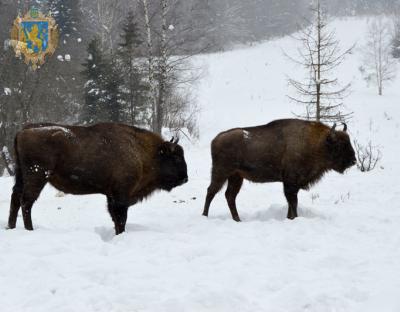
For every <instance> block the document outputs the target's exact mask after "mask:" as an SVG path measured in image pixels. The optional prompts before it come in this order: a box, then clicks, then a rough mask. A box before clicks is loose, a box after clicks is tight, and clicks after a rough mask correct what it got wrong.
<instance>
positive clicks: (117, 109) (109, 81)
mask: <svg viewBox="0 0 400 312" xmlns="http://www.w3.org/2000/svg"><path fill="white" fill-rule="evenodd" d="M102 77H103V79H102V81H103V83H104V87H103V96H102V98H101V99H100V102H101V103H102V107H101V109H102V112H103V118H104V120H105V121H110V122H121V121H122V104H121V99H122V92H121V89H122V84H123V82H122V77H121V74H120V72H119V70H118V67H117V60H116V59H115V58H113V57H110V58H109V59H107V58H106V59H104V72H103V75H102Z"/></svg>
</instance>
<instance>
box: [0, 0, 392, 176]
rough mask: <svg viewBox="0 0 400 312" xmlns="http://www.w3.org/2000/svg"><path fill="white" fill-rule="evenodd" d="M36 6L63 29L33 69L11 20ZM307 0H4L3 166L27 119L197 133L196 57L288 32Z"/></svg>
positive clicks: (337, 11) (350, 8)
mask: <svg viewBox="0 0 400 312" xmlns="http://www.w3.org/2000/svg"><path fill="white" fill-rule="evenodd" d="M324 5H325V7H326V10H327V12H328V13H329V14H330V15H332V16H349V15H350V16H354V15H366V14H380V13H393V8H396V7H399V1H394V0H391V1H384V0H381V1H373V0H357V1H350V0H336V1H326V3H324ZM32 6H35V7H38V8H39V9H40V10H41V11H42V12H49V11H50V12H51V14H52V15H53V17H54V18H55V20H56V22H57V24H58V26H59V29H60V40H59V46H58V48H57V50H56V52H55V55H53V56H52V57H49V58H47V60H46V63H45V64H44V65H43V66H42V67H41V68H39V69H38V70H36V71H32V70H31V69H30V68H29V67H28V66H27V65H26V64H25V63H24V62H23V60H21V59H18V58H16V57H15V53H14V50H13V49H12V47H11V46H10V44H9V39H10V29H11V27H12V23H13V21H14V19H15V18H16V17H17V15H18V14H21V15H23V14H25V13H26V12H27V11H28V10H29V8H30V7H32ZM145 8H146V9H147V17H148V20H146V14H145V12H146V10H145ZM309 8H310V1H306V0H300V1H293V0H282V1H273V0H248V1H239V0H175V1H165V0H158V1H146V0H113V1H111V0H108V1H107V0H86V1H79V0H69V1H62V0H47V1H39V0H37V1H12V0H0V26H1V27H0V41H1V42H2V43H3V48H2V49H1V50H0V148H1V149H2V150H1V152H2V153H1V154H2V160H1V161H0V170H1V172H2V170H3V169H4V159H6V158H9V157H11V156H9V155H10V154H11V153H10V152H9V151H10V150H12V142H13V137H14V135H15V133H16V131H18V130H19V129H20V128H21V127H22V125H23V124H26V123H33V122H43V121H51V122H56V123H67V124H91V123H95V122H99V121H114V122H124V123H127V124H132V125H138V126H141V127H145V128H149V129H152V130H154V131H157V132H160V131H161V129H162V128H163V127H167V128H170V129H173V130H174V131H183V132H184V133H187V134H188V135H192V136H196V135H198V129H197V128H196V115H197V112H198V110H199V108H198V106H197V104H196V102H195V98H194V96H193V95H192V94H191V89H192V87H193V86H194V84H195V83H196V80H197V79H199V77H200V75H201V73H200V72H201V71H199V69H198V68H195V67H194V65H193V64H192V62H191V57H192V56H194V55H196V54H199V53H209V52H215V51H224V50H229V49H232V48H233V47H234V46H235V45H238V44H252V43H253V42H256V41H260V40H266V39H269V38H273V37H278V36H283V35H286V34H289V33H292V32H294V31H296V30H298V29H299V27H302V26H305V25H306V23H307V22H306V21H307V17H308V15H309V14H310V10H309ZM149 37H150V38H151V40H150V42H149ZM149 63H150V64H152V66H149ZM150 73H151V75H149V74H150Z"/></svg>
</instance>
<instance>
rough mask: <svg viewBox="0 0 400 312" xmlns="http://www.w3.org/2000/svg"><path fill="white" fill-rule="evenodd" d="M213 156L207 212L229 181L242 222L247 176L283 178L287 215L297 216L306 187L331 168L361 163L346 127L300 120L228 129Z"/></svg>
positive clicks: (214, 147) (228, 192) (234, 215)
mask: <svg viewBox="0 0 400 312" xmlns="http://www.w3.org/2000/svg"><path fill="white" fill-rule="evenodd" d="M211 154H212V173H211V184H210V186H209V187H208V191H207V197H206V201H205V205H204V212H203V215H205V216H208V211H209V207H210V204H211V201H212V200H213V198H214V196H215V194H216V193H217V192H219V190H220V189H221V188H222V186H223V184H224V183H225V182H226V180H228V187H227V190H226V193H225V196H226V200H227V202H228V206H229V208H230V211H231V214H232V218H233V219H234V220H235V221H240V218H239V215H238V212H237V209H236V201H235V200H236V196H237V194H238V193H239V191H240V188H241V186H242V183H243V179H247V180H249V181H252V182H258V183H264V182H283V185H284V193H285V196H286V199H287V201H288V204H289V210H288V215H287V216H288V218H289V219H294V218H295V217H297V193H298V191H299V190H300V189H308V188H309V187H310V186H311V185H313V184H314V183H316V182H317V181H318V180H319V179H320V178H321V177H322V176H323V175H324V173H325V172H327V171H328V170H335V171H338V172H340V173H343V172H344V171H345V170H346V169H347V168H349V167H351V166H353V165H354V164H355V162H356V159H355V154H354V150H353V148H352V146H351V143H350V139H349V136H348V135H347V133H346V132H345V131H335V128H334V127H333V128H332V129H331V128H329V127H327V126H325V125H324V124H322V123H319V122H310V121H303V120H299V119H283V120H276V121H273V122H271V123H269V124H267V125H264V126H258V127H249V128H235V129H231V130H228V131H225V132H222V133H220V134H218V135H217V136H216V138H215V139H214V140H213V141H212V143H211Z"/></svg>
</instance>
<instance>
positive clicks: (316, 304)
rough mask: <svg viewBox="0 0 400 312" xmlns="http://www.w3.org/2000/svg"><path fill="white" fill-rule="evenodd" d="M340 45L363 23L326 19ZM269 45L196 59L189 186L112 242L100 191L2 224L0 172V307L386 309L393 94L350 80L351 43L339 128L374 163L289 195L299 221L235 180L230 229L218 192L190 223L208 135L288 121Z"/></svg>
mask: <svg viewBox="0 0 400 312" xmlns="http://www.w3.org/2000/svg"><path fill="white" fill-rule="evenodd" d="M334 25H335V27H336V29H337V34H338V36H339V37H340V38H342V43H343V46H344V47H346V46H349V45H351V44H352V43H354V42H356V41H358V42H359V47H360V45H361V44H362V40H363V36H364V34H365V30H366V21H365V20H355V19H349V20H342V21H336V22H335V23H334ZM295 45H296V43H295V42H294V41H293V39H290V38H283V39H279V40H274V41H270V42H266V43H263V44H259V45H256V46H254V47H251V48H246V49H240V50H236V51H232V52H227V53H220V54H214V55H208V56H202V57H199V60H198V61H199V62H200V63H203V64H206V65H207V75H205V76H204V78H203V79H202V81H201V83H200V85H199V90H198V99H199V101H200V105H201V106H202V112H201V118H200V129H201V132H200V135H201V138H200V141H199V142H198V143H197V144H196V145H195V146H191V145H189V144H186V146H185V148H186V160H187V163H188V168H189V183H187V184H186V185H184V186H182V187H180V188H177V189H175V190H173V191H172V192H171V193H165V192H160V193H156V194H154V196H152V197H151V198H149V199H148V200H147V201H145V202H143V203H141V204H138V205H136V206H134V207H132V208H131V209H130V211H129V218H128V225H127V232H126V233H124V234H122V235H120V236H114V231H113V225H112V222H111V219H110V217H109V215H108V213H107V211H106V206H105V199H104V198H103V197H102V196H81V197H78V196H71V195H67V196H65V197H56V193H57V192H56V191H55V190H54V189H52V188H51V187H47V188H46V189H45V191H44V192H43V193H42V195H41V197H40V198H39V200H38V202H37V203H36V204H35V206H34V208H33V223H34V226H35V231H33V232H28V231H25V230H24V229H23V224H22V219H21V218H20V217H19V218H18V224H17V229H15V230H12V231H9V230H4V228H5V226H6V221H7V218H8V207H9V197H10V191H11V187H12V184H13V181H12V179H11V178H0V189H1V194H0V228H1V229H0V311H2V312H9V311H13V312H19V311H24V312H25V311H28V312H36V311H46V312H47V311H51V312H53V311H58V312H63V311H65V312H70V311H86V312H90V311H99V312H103V311H104V312H134V311H140V312H141V311H152V312H153V311H154V312H163V311H168V312H169V311H171V312H186V311H190V312H192V311H195V312H197V311H199V312H201V311H217V312H224V311H227V312H228V311H229V312H233V311H240V312H242V311H243V312H246V311H249V312H250V311H251V312H256V311H273V312H280V311H282V312H292V311H293V312H295V311H307V312H309V311H318V312H320V311H321V312H325V311H332V312H333V311H335V312H339V311H348V312H357V311H360V312H361V311H362V312H366V311H371V312H372V311H373V312H376V311H382V312H398V311H400V297H399V294H400V226H399V224H400V204H399V203H400V187H399V182H398V181H399V175H400V158H399V157H398V152H399V151H400V148H399V143H400V138H399V136H400V106H399V98H400V88H399V81H400V80H399V79H398V80H396V81H395V82H394V83H392V84H391V85H390V86H388V87H387V89H386V90H385V95H384V96H383V97H379V96H377V95H376V91H375V89H373V88H367V87H366V85H365V82H364V81H363V80H362V79H361V76H360V73H359V71H358V67H359V66H360V59H361V57H360V48H357V49H356V50H355V51H354V53H353V54H352V55H351V56H349V58H348V59H347V60H346V62H345V63H344V64H343V66H342V67H341V68H340V70H339V73H340V77H341V78H342V79H343V82H346V81H349V80H351V81H352V82H353V87H352V91H353V92H352V94H351V96H350V97H348V98H347V99H346V104H347V106H348V108H349V110H352V111H354V118H353V120H352V121H351V122H350V123H349V131H350V133H351V135H352V136H353V137H354V138H357V139H358V140H359V141H360V142H362V143H364V142H366V140H368V139H369V138H372V140H373V142H374V143H375V144H377V145H379V146H380V148H381V151H382V154H383V159H382V161H381V163H380V168H378V169H376V170H375V171H373V172H371V173H361V172H359V171H358V170H357V169H356V168H352V169H351V170H349V171H348V172H347V173H346V174H345V175H339V174H336V173H333V172H331V173H329V174H327V175H326V176H325V178H324V179H323V180H322V181H321V182H320V183H319V184H318V185H316V186H315V187H314V188H312V189H311V191H310V192H301V193H300V196H299V202H300V208H299V214H300V216H301V217H299V218H297V219H296V220H294V221H289V220H286V219H285V215H286V212H287V208H286V200H285V198H284V196H283V193H282V186H281V184H258V185H256V184H250V183H248V182H246V183H245V184H244V187H243V188H242V191H241V192H240V194H239V196H238V209H239V213H240V215H241V217H242V220H243V222H242V223H240V224H238V223H236V222H234V221H232V220H231V217H230V213H229V210H228V207H227V205H226V203H225V199H224V196H223V192H222V191H221V192H220V193H219V194H218V195H217V197H216V198H215V200H214V202H213V203H212V206H211V210H210V217H209V218H208V219H206V218H204V217H202V216H201V212H202V206H203V201H204V196H205V192H206V188H207V186H208V183H209V171H210V165H211V160H210V151H209V142H210V140H211V139H212V138H213V137H214V136H215V135H216V134H217V133H218V132H219V131H221V130H224V129H227V128H230V127H235V126H245V125H257V124H265V123H267V122H269V121H271V120H273V119H276V118H282V117H292V116H293V115H292V112H293V111H296V112H300V111H301V109H300V108H299V107H298V106H296V105H295V104H293V103H290V102H289V100H288V99H287V97H286V94H287V93H288V87H287V83H286V78H285V77H286V75H287V74H290V75H293V73H295V74H296V75H300V74H301V72H300V69H299V68H296V67H295V66H293V65H292V64H290V62H288V60H287V59H286V58H285V57H284V56H283V55H282V51H289V52H290V51H293V50H294V49H295Z"/></svg>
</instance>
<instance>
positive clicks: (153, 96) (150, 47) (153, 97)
mask: <svg viewBox="0 0 400 312" xmlns="http://www.w3.org/2000/svg"><path fill="white" fill-rule="evenodd" d="M139 1H140V2H141V4H142V6H143V13H144V23H145V29H146V45H147V61H148V77H149V86H150V96H149V98H150V101H151V108H152V114H151V120H152V128H153V129H157V128H158V125H157V118H156V116H157V93H158V91H157V85H156V81H155V64H154V43H153V37H152V31H151V24H150V15H149V5H148V2H147V0H139ZM160 132H161V131H160Z"/></svg>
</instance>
